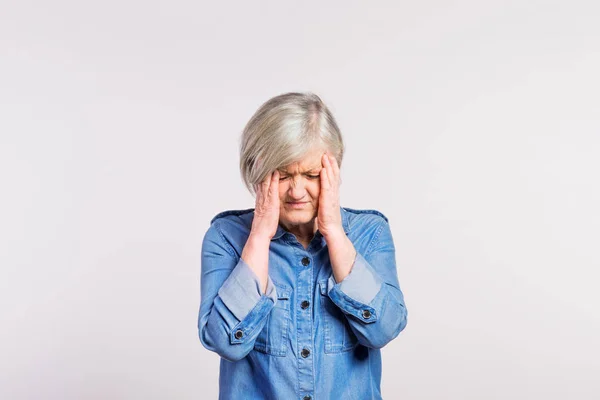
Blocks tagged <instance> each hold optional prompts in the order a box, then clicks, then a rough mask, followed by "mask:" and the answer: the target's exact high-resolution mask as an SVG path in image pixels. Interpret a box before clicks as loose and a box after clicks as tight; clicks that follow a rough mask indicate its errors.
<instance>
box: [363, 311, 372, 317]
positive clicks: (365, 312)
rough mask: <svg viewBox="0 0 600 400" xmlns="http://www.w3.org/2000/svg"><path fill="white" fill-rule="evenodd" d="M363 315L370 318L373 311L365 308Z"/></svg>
mask: <svg viewBox="0 0 600 400" xmlns="http://www.w3.org/2000/svg"><path fill="white" fill-rule="evenodd" d="M362 316H363V318H365V319H368V318H370V317H371V312H370V311H369V310H363V312H362Z"/></svg>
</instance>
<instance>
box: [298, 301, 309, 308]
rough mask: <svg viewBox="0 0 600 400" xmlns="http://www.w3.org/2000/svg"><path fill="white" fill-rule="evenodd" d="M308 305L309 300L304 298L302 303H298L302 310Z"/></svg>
mask: <svg viewBox="0 0 600 400" xmlns="http://www.w3.org/2000/svg"><path fill="white" fill-rule="evenodd" d="M309 305H310V302H309V301H308V300H304V301H303V302H302V304H300V307H302V309H303V310H306V309H307V308H308V306H309Z"/></svg>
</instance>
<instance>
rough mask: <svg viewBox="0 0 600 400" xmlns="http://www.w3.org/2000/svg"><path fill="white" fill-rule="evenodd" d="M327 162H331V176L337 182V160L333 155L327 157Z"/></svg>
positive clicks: (338, 169) (338, 172)
mask: <svg viewBox="0 0 600 400" xmlns="http://www.w3.org/2000/svg"><path fill="white" fill-rule="evenodd" d="M329 160H330V161H331V169H332V170H333V176H334V177H335V179H336V180H337V179H339V176H340V166H339V165H338V163H337V160H336V158H335V157H334V156H333V154H330V155H329Z"/></svg>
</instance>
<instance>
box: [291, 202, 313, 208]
mask: <svg viewBox="0 0 600 400" xmlns="http://www.w3.org/2000/svg"><path fill="white" fill-rule="evenodd" d="M307 203H308V202H307V201H288V202H286V203H285V204H287V205H288V206H289V207H292V208H303V207H304V205H305V204H307Z"/></svg>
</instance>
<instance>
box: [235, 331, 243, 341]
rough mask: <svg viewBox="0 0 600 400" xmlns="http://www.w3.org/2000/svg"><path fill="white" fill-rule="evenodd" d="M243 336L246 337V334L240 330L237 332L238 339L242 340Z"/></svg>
mask: <svg viewBox="0 0 600 400" xmlns="http://www.w3.org/2000/svg"><path fill="white" fill-rule="evenodd" d="M242 336H244V332H242V331H241V330H240V329H238V330H237V331H235V338H236V339H241V338H242Z"/></svg>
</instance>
